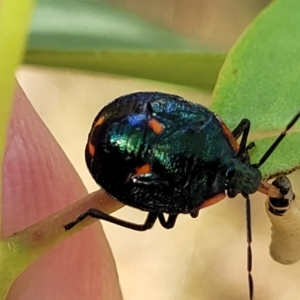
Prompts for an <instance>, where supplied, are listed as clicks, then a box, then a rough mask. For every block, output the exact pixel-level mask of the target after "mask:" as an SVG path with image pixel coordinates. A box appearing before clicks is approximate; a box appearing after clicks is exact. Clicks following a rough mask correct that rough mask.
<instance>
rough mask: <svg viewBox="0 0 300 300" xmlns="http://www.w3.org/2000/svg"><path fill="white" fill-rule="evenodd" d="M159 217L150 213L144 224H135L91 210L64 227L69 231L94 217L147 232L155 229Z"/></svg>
mask: <svg viewBox="0 0 300 300" xmlns="http://www.w3.org/2000/svg"><path fill="white" fill-rule="evenodd" d="M158 215H159V213H157V212H149V213H148V217H147V219H146V221H145V223H144V224H135V223H131V222H127V221H125V220H122V219H118V218H115V217H112V216H110V215H108V214H106V213H104V212H102V211H100V210H97V209H92V208H91V209H89V210H87V211H85V212H83V213H82V214H80V215H79V216H77V218H76V219H75V220H73V221H72V222H70V223H68V224H67V225H65V226H64V227H65V229H66V230H69V229H71V228H73V227H74V226H75V225H76V224H78V223H79V222H81V221H82V220H84V219H85V218H87V217H92V218H96V219H101V220H105V221H108V222H110V223H113V224H116V225H120V226H123V227H126V228H129V229H133V230H137V231H145V230H148V229H150V228H152V227H153V225H154V223H155V221H156V219H157V217H158Z"/></svg>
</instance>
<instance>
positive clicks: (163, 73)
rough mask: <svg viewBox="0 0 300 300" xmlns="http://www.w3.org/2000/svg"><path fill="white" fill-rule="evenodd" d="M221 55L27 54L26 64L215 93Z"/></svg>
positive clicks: (109, 52) (159, 53) (192, 53)
mask: <svg viewBox="0 0 300 300" xmlns="http://www.w3.org/2000/svg"><path fill="white" fill-rule="evenodd" d="M224 58H225V57H224V55H222V54H205V53H194V52H184V53H180V52H156V51H99V52H64V51H62V52H55V51H50V52H47V51H28V52H27V53H26V55H25V61H24V62H25V63H28V64H36V65H44V66H49V67H58V68H62V67H64V68H70V69H78V70H85V71H94V72H95V71H98V72H106V73H110V74H118V75H126V76H133V77H140V78H146V79H152V80H158V81H163V82H169V83H175V84H181V85H186V86H190V87H195V88H202V89H207V90H212V89H213V87H214V84H215V82H216V80H217V76H218V73H219V70H220V68H221V66H222V63H223V61H224Z"/></svg>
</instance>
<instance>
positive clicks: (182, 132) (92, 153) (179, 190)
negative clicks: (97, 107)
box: [86, 93, 261, 214]
mask: <svg viewBox="0 0 300 300" xmlns="http://www.w3.org/2000/svg"><path fill="white" fill-rule="evenodd" d="M243 129H244V128H243ZM239 133H240V132H238V134H235V135H236V136H238V135H239ZM241 133H243V134H247V133H248V132H246V133H245V131H242V132H241ZM236 136H234V135H232V133H231V132H230V131H229V129H228V128H227V127H226V125H225V124H224V123H223V122H222V121H221V120H220V119H219V118H218V117H217V116H216V115H215V114H214V113H212V112H211V111H209V110H208V109H206V108H205V107H203V106H201V105H198V104H194V103H191V102H187V101H185V100H183V99H182V98H180V97H178V96H173V95H167V94H163V93H136V94H132V95H128V96H124V97H121V98H118V99H117V100H115V101H114V102H112V103H110V104H109V105H107V106H106V107H105V108H104V109H102V111H101V112H100V113H99V114H98V116H97V117H96V119H95V121H94V124H93V127H92V130H91V133H90V136H89V140H88V145H87V148H86V162H87V166H88V168H89V170H90V172H91V174H92V175H93V177H94V179H95V180H96V182H97V183H98V184H99V185H100V186H101V187H102V188H103V189H104V190H105V191H106V192H108V193H109V194H110V195H112V196H113V197H115V198H116V199H118V200H119V201H121V202H123V203H124V204H127V205H130V206H133V207H135V208H139V209H142V210H145V211H149V212H159V213H168V214H178V213H192V214H194V213H195V212H197V211H198V210H199V208H201V207H203V206H207V205H208V204H210V203H211V202H214V201H217V200H220V199H222V198H224V197H225V193H224V192H225V190H227V191H228V193H229V195H230V197H234V196H236V194H237V193H240V192H243V193H247V194H249V193H254V192H255V191H257V189H258V187H259V184H260V181H261V175H260V172H259V171H258V170H257V168H255V167H253V166H251V165H250V164H249V163H248V156H247V155H245V154H246V152H245V145H242V146H241V147H240V146H239V145H238V144H237V142H236ZM243 148H244V149H243Z"/></svg>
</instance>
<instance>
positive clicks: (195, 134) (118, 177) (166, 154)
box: [65, 92, 300, 299]
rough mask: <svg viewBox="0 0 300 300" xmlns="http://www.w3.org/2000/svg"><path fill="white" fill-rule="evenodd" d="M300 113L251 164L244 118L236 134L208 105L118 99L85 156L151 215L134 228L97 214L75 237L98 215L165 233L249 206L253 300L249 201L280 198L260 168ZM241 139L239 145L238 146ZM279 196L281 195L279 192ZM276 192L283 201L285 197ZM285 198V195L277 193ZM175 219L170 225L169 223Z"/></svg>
mask: <svg viewBox="0 0 300 300" xmlns="http://www.w3.org/2000/svg"><path fill="white" fill-rule="evenodd" d="M299 117H300V112H298V113H297V115H296V116H295V117H294V118H293V119H292V121H291V122H290V123H289V124H288V126H287V127H286V129H285V130H284V131H283V132H282V133H281V135H280V136H279V137H278V138H277V139H276V140H275V142H274V143H273V144H272V145H271V147H270V148H269V149H268V150H267V151H266V153H265V154H264V155H263V156H262V158H261V159H260V161H259V162H258V163H257V164H251V163H250V157H249V154H248V150H249V149H250V148H252V147H253V146H254V143H250V144H249V145H247V139H248V134H249V130H250V121H249V120H248V119H242V120H241V122H240V123H239V124H238V125H237V127H236V128H235V129H234V130H233V131H230V130H229V129H228V127H227V126H226V125H225V124H224V123H223V121H222V120H221V119H220V118H219V117H218V116H217V115H216V114H214V113H213V112H211V111H210V110H208V109H207V108H205V107H203V106H202V105H199V104H195V103H191V102H189V101H186V100H185V99H183V98H181V97H179V96H176V95H170V94H165V93H159V92H139V93H133V94H129V95H125V96H122V97H119V98H117V99H116V100H114V101H113V102H111V103H110V104H108V105H107V106H105V107H104V108H103V109H102V110H101V111H100V112H99V114H98V115H97V116H96V118H95V120H94V122H93V125H92V129H91V131H90V134H89V137H88V142H87V146H86V150H85V158H86V163H87V166H88V168H89V170H90V172H91V174H92V176H93V178H94V179H95V181H96V182H97V183H98V184H99V185H100V186H101V187H102V188H103V189H104V190H105V191H106V192H107V193H108V194H110V195H111V196H112V197H114V198H116V199H117V200H119V201H121V202H122V203H124V204H126V205H129V206H132V207H135V208H138V209H141V210H143V211H147V212H148V216H147V218H146V221H145V223H144V224H135V223H131V222H127V221H124V220H121V219H118V218H115V217H112V216H110V215H107V214H105V213H103V212H101V211H99V210H95V209H92V208H91V209H89V210H87V211H85V212H83V213H82V214H81V215H79V216H78V217H77V218H76V219H75V220H73V221H72V222H70V223H69V224H67V225H65V229H66V230H69V229H71V228H72V227H73V226H75V225H76V224H77V223H78V222H80V221H82V220H83V219H84V218H86V217H88V216H90V217H93V218H98V219H103V220H106V221H109V222H112V223H115V224H118V225H121V226H124V227H127V228H130V229H134V230H139V231H143V230H147V229H150V228H151V227H152V226H153V224H154V222H155V221H156V220H157V219H158V220H159V222H160V224H161V225H162V226H163V227H164V228H167V229H169V228H172V227H173V226H174V225H175V222H176V219H177V217H178V214H180V213H187V214H190V215H191V217H193V218H195V217H197V216H198V213H199V210H200V209H202V208H204V207H206V206H209V205H212V204H214V203H216V202H218V201H220V200H222V199H223V198H225V196H226V193H227V196H228V197H230V198H232V197H235V196H236V195H237V194H239V193H241V194H242V195H243V196H244V197H245V199H246V207H247V240H248V280H249V294H250V298H251V299H252V294H253V283H252V277H251V264H252V262H251V248H250V243H251V226H250V201H249V194H252V193H255V192H256V191H257V190H260V191H262V192H265V193H267V194H272V188H269V187H270V186H271V185H268V184H267V183H265V182H263V181H262V175H261V172H260V171H259V167H260V166H261V165H262V164H263V163H264V162H265V161H266V160H267V158H268V157H269V156H270V155H271V153H272V152H273V151H274V149H275V148H276V147H277V145H278V144H279V143H280V142H281V140H282V139H283V138H284V136H285V134H286V132H287V130H289V129H290V128H291V127H292V126H293V124H294V123H295V122H296V121H297V120H298V118H299ZM238 139H240V142H239V143H238V142H237V140H238ZM274 189H275V192H274ZM274 189H273V193H275V196H278V195H279V194H280V193H279V192H278V190H277V189H276V188H274ZM276 191H277V192H276ZM164 213H165V214H168V218H167V219H166V218H165V217H164Z"/></svg>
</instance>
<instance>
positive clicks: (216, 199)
mask: <svg viewBox="0 0 300 300" xmlns="http://www.w3.org/2000/svg"><path fill="white" fill-rule="evenodd" d="M225 197H226V195H225V193H221V194H217V195H215V196H214V197H212V198H210V199H208V200H205V201H204V203H202V205H201V206H200V207H199V209H200V208H204V207H207V206H210V205H213V204H215V203H217V202H219V201H221V200H222V199H224V198H225Z"/></svg>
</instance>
